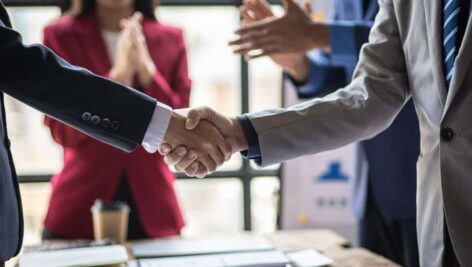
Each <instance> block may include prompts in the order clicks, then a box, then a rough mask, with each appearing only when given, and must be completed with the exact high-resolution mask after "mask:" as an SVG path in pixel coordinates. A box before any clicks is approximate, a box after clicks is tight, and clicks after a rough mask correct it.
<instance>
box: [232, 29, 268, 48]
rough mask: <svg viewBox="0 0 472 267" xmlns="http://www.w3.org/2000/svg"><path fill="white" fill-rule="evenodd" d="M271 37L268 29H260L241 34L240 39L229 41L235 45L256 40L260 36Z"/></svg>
mask: <svg viewBox="0 0 472 267" xmlns="http://www.w3.org/2000/svg"><path fill="white" fill-rule="evenodd" d="M265 37H269V32H268V31H267V30H260V31H251V32H248V33H245V34H242V35H240V36H239V39H237V40H234V41H231V42H229V45H230V46H235V45H244V44H247V43H250V42H254V41H255V40H257V39H259V38H265Z"/></svg>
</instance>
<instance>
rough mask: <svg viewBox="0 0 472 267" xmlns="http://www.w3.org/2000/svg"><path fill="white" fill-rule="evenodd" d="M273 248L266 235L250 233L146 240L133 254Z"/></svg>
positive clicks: (137, 244)
mask: <svg viewBox="0 0 472 267" xmlns="http://www.w3.org/2000/svg"><path fill="white" fill-rule="evenodd" d="M272 249H273V246H272V245H271V244H270V243H269V242H268V241H267V239H265V238H264V237H262V236H253V235H248V236H238V237H234V238H228V237H226V238H206V239H194V240H178V239H174V240H154V241H144V242H138V243H135V244H134V245H133V254H134V256H135V257H137V258H159V257H173V256H194V255H204V254H216V253H231V252H244V251H267V250H272Z"/></svg>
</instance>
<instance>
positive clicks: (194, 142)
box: [161, 112, 234, 177]
mask: <svg viewBox="0 0 472 267" xmlns="http://www.w3.org/2000/svg"><path fill="white" fill-rule="evenodd" d="M190 114H192V117H191V118H194V119H195V121H194V122H193V121H192V123H189V122H187V123H186V120H187V119H186V118H185V117H184V116H183V115H180V114H178V113H177V112H174V113H173V115H172V118H171V121H170V123H169V127H168V129H167V132H166V135H165V136H164V139H163V143H166V144H167V147H168V148H170V149H172V148H176V149H175V150H174V152H173V153H171V154H172V155H173V157H177V156H178V157H182V158H184V157H186V156H188V155H187V154H190V156H192V158H194V160H193V161H192V162H191V163H194V161H196V160H197V159H198V162H199V163H200V165H198V164H196V163H195V164H193V165H192V166H190V165H191V164H190V165H189V166H186V169H187V168H190V167H193V168H190V169H191V170H190V169H189V173H188V174H192V175H193V176H195V175H197V176H199V177H203V176H205V175H206V174H207V173H210V172H214V171H215V170H216V169H217V168H218V167H219V166H221V165H222V164H223V163H224V162H225V161H227V160H229V159H230V157H231V155H232V153H233V147H232V144H233V143H234V142H232V143H231V142H230V141H229V139H228V140H227V139H225V138H224V137H223V136H222V134H221V133H220V131H219V130H218V129H217V128H215V126H214V125H213V124H211V123H210V122H208V121H202V122H199V120H200V119H199V118H200V115H202V116H203V115H204V114H200V113H197V114H195V112H190V113H189V115H190ZM187 121H188V120H187ZM189 125H190V126H189ZM186 127H187V129H186ZM186 148H191V149H192V150H191V151H190V152H192V151H193V152H192V153H187V149H186ZM162 150H163V149H161V151H162ZM192 154H193V155H192ZM166 162H167V163H168V164H169V165H176V163H175V162H174V161H173V160H171V158H167V159H166ZM190 171H191V173H190Z"/></svg>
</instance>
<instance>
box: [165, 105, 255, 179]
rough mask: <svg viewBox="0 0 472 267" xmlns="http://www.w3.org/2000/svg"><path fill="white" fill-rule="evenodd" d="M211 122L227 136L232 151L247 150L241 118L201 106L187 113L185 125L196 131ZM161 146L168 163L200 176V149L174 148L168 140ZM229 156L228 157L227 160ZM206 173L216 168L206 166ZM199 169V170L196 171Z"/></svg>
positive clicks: (187, 172)
mask: <svg viewBox="0 0 472 267" xmlns="http://www.w3.org/2000/svg"><path fill="white" fill-rule="evenodd" d="M207 123H211V124H213V125H214V126H215V127H216V128H217V129H218V130H219V132H220V133H221V134H222V135H223V137H225V141H226V142H227V143H229V144H230V146H231V153H230V154H232V153H236V152H239V151H243V150H246V149H247V148H248V145H247V141H246V137H245V136H244V132H243V130H242V128H241V125H240V123H239V120H238V119H237V118H227V117H225V116H224V115H222V114H220V113H217V112H216V111H214V110H212V109H210V108H208V107H201V108H195V109H191V110H190V111H189V112H188V114H187V119H186V121H185V127H186V129H188V130H191V131H194V130H195V129H198V128H199V127H201V126H202V124H207ZM164 141H165V142H164V143H163V145H162V146H161V147H160V149H159V152H160V153H161V154H162V155H164V156H166V157H165V161H166V163H167V164H168V165H171V166H175V169H176V170H177V171H183V172H185V173H186V174H187V175H189V176H195V175H197V176H199V177H201V176H202V175H199V174H200V173H198V172H200V171H202V169H203V166H201V165H200V166H198V164H197V163H198V161H200V162H202V161H201V159H200V155H197V151H198V149H190V150H188V149H187V148H193V147H192V146H188V145H186V144H183V146H179V147H174V148H175V149H174V150H172V147H173V146H172V145H171V144H166V143H167V140H164ZM228 159H229V157H228V158H227V160H228ZM204 167H205V169H204V171H205V174H209V173H211V172H213V171H214V170H215V169H208V168H206V165H205V166H204ZM197 169H199V171H196V170H197Z"/></svg>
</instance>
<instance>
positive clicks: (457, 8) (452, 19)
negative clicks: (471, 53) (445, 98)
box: [443, 0, 461, 89]
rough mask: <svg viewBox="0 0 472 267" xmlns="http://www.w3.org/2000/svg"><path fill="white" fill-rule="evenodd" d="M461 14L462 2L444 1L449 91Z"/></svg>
mask: <svg viewBox="0 0 472 267" xmlns="http://www.w3.org/2000/svg"><path fill="white" fill-rule="evenodd" d="M460 13H461V5H460V0H444V1H443V49H444V53H443V55H444V56H443V57H444V58H443V61H444V62H443V64H444V75H445V80H446V86H447V88H448V89H449V86H450V85H451V80H452V74H453V73H454V62H455V61H456V56H457V52H458V50H459V48H458V39H459V38H458V34H459V16H460Z"/></svg>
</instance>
